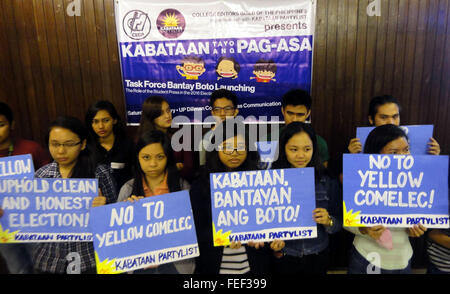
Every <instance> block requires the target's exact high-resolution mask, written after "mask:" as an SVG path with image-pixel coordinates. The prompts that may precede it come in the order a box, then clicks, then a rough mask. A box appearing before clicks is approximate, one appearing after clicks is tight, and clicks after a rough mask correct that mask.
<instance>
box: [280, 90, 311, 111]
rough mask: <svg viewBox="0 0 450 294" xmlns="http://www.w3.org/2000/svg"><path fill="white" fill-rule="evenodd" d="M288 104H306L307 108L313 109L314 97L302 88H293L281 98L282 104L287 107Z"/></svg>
mask: <svg viewBox="0 0 450 294" xmlns="http://www.w3.org/2000/svg"><path fill="white" fill-rule="evenodd" d="M288 105H294V106H297V105H304V106H305V107H306V109H307V110H310V109H311V105H312V98H311V95H309V93H308V92H306V91H305V90H302V89H293V90H290V91H288V92H286V93H285V94H284V95H283V98H282V100H281V106H282V107H283V108H286V106H288Z"/></svg>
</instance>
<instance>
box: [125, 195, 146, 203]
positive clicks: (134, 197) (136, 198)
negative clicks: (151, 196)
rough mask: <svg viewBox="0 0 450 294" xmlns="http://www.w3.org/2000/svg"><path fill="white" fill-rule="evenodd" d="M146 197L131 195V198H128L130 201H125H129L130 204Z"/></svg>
mask: <svg viewBox="0 0 450 294" xmlns="http://www.w3.org/2000/svg"><path fill="white" fill-rule="evenodd" d="M143 198H144V197H143V196H136V195H131V196H130V197H128V199H127V200H125V201H129V202H132V203H133V202H135V201H138V200H139V199H143Z"/></svg>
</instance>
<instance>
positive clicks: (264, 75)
mask: <svg viewBox="0 0 450 294" xmlns="http://www.w3.org/2000/svg"><path fill="white" fill-rule="evenodd" d="M253 74H254V75H255V76H256V77H258V78H260V79H262V80H271V79H273V78H274V77H275V73H274V72H273V71H270V70H259V71H254V72H253Z"/></svg>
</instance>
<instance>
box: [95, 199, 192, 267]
mask: <svg viewBox="0 0 450 294" xmlns="http://www.w3.org/2000/svg"><path fill="white" fill-rule="evenodd" d="M91 213H92V219H91V223H90V226H91V229H92V232H93V234H94V248H95V255H96V261H97V273H99V274H106V273H121V272H127V271H132V270H136V269H141V268H146V267H149V266H153V265H159V264H164V263H169V262H174V261H178V260H182V259H188V258H194V257H196V256H199V250H198V245H197V236H196V233H195V225H194V218H193V216H192V208H191V202H190V198H189V192H188V191H180V192H174V193H169V194H164V195H159V196H153V197H148V198H145V199H141V200H139V201H136V202H134V203H131V202H119V203H115V204H110V205H105V206H100V207H95V208H92V210H91Z"/></svg>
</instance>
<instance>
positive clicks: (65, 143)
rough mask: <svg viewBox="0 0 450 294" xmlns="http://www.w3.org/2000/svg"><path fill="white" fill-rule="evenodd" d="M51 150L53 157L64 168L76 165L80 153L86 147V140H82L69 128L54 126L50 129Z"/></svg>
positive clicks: (49, 141)
mask: <svg viewBox="0 0 450 294" xmlns="http://www.w3.org/2000/svg"><path fill="white" fill-rule="evenodd" d="M48 144H49V150H50V154H51V155H52V158H53V159H54V160H55V161H56V162H57V163H58V165H59V166H60V167H62V168H72V167H73V166H75V164H76V162H77V159H78V155H80V152H81V151H82V150H84V148H85V147H86V140H84V141H81V140H80V138H79V137H78V135H77V134H75V133H73V132H72V131H70V130H69V129H65V128H62V127H54V128H52V129H51V130H50V134H49V139H48Z"/></svg>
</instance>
